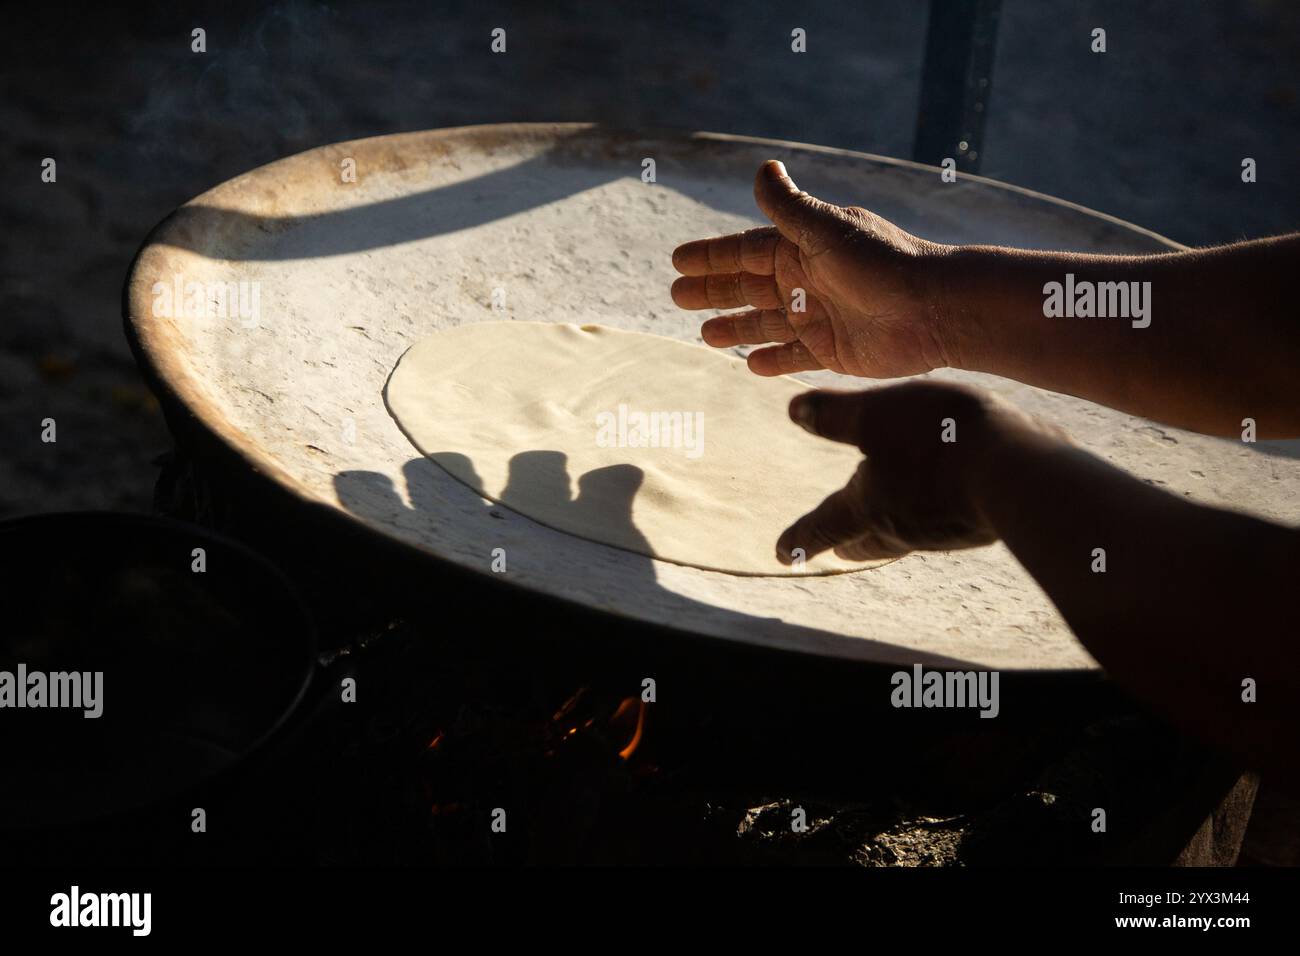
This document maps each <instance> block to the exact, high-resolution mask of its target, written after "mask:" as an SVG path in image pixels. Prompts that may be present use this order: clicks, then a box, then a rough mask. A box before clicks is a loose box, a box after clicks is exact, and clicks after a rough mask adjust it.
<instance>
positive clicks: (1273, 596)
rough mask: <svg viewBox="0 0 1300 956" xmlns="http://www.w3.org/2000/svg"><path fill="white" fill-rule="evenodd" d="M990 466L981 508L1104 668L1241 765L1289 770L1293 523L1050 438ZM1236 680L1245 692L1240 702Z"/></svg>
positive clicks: (1296, 709) (1295, 714)
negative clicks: (1205, 496) (1252, 696)
mask: <svg viewBox="0 0 1300 956" xmlns="http://www.w3.org/2000/svg"><path fill="white" fill-rule="evenodd" d="M990 467H991V470H990V472H989V473H988V475H987V476H986V477H985V478H984V479H982V480H981V481H980V483H979V484H980V488H979V490H978V491H977V497H978V501H979V506H980V508H981V510H982V511H983V512H984V514H985V516H986V517H987V519H988V521H989V522H990V523H991V524H992V526H993V527H994V528H995V530H996V531H997V533H998V534H999V536H1000V537H1001V538H1002V539H1003V540H1004V541H1005V542H1006V543H1007V545H1008V546H1009V547H1010V549H1011V550H1012V552H1013V553H1014V554H1015V555H1016V557H1017V558H1018V559H1019V560H1020V561H1021V563H1022V564H1023V565H1024V566H1025V568H1026V569H1027V570H1028V571H1029V572H1030V574H1032V575H1033V577H1034V578H1035V580H1037V582H1038V583H1039V585H1040V586H1041V587H1042V588H1043V589H1044V591H1046V592H1047V594H1048V596H1049V597H1050V598H1051V599H1052V601H1053V602H1054V603H1055V604H1056V606H1057V608H1058V609H1059V610H1060V611H1061V614H1062V615H1063V616H1064V618H1065V619H1066V621H1067V622H1068V623H1069V625H1070V627H1071V628H1072V629H1073V631H1074V633H1075V634H1076V635H1077V636H1078V638H1079V640H1080V641H1081V642H1082V643H1083V644H1084V646H1085V647H1087V649H1088V650H1089V651H1090V652H1091V653H1092V654H1093V656H1094V657H1096V658H1097V660H1098V661H1099V662H1100V663H1101V664H1102V666H1103V667H1105V668H1106V670H1107V672H1108V673H1109V674H1110V675H1111V676H1112V677H1113V678H1114V679H1115V680H1116V681H1117V682H1119V683H1120V684H1121V685H1122V686H1125V687H1126V688H1128V689H1129V690H1130V692H1132V693H1133V694H1134V695H1135V696H1136V697H1137V698H1138V699H1140V700H1142V701H1143V702H1145V703H1146V704H1148V705H1149V706H1151V707H1152V708H1153V709H1154V710H1157V711H1159V712H1162V713H1164V714H1165V715H1166V716H1167V717H1168V718H1169V719H1170V720H1171V721H1173V722H1174V723H1176V724H1178V725H1180V726H1182V727H1183V728H1184V729H1186V730H1188V731H1190V732H1192V733H1195V734H1197V735H1199V736H1201V737H1202V738H1203V739H1206V740H1209V741H1210V742H1212V743H1214V744H1216V745H1217V746H1219V747H1220V748H1221V749H1223V750H1225V751H1227V752H1230V753H1233V754H1235V755H1236V756H1237V757H1239V758H1240V759H1241V760H1242V761H1243V763H1245V764H1247V765H1249V766H1251V767H1253V768H1257V769H1263V770H1266V771H1269V772H1273V773H1280V774H1286V775H1288V776H1290V777H1291V779H1292V780H1296V779H1297V778H1300V773H1297V771H1296V768H1295V766H1294V763H1295V759H1296V758H1295V754H1296V752H1297V747H1298V745H1300V654H1298V653H1297V648H1296V644H1295V639H1294V636H1295V634H1296V624H1295V618H1296V614H1295V610H1294V607H1293V606H1292V604H1293V601H1294V597H1293V595H1294V589H1295V586H1296V574H1297V570H1298V569H1300V532H1298V531H1296V530H1293V529H1289V528H1284V527H1281V526H1278V525H1274V524H1270V523H1268V522H1265V521H1260V520H1258V519H1255V518H1251V517H1247V516H1244V515H1240V514H1236V513H1232V512H1228V511H1221V510H1216V509H1212V508H1207V507H1203V506H1199V505H1195V504H1192V503H1190V502H1187V501H1185V500H1184V499H1181V498H1179V497H1176V496H1173V495H1169V494H1167V493H1165V492H1162V491H1159V490H1157V489H1155V488H1152V487H1150V486H1148V485H1146V484H1144V483H1143V482H1141V481H1139V480H1138V479H1136V478H1133V477H1131V476H1129V475H1127V474H1125V473H1123V472H1121V471H1118V470H1117V469H1114V468H1112V467H1110V466H1109V465H1107V464H1105V463H1104V462H1102V461H1100V460H1098V459H1096V458H1094V457H1092V456H1091V455H1088V454H1086V453H1084V452H1082V451H1079V450H1077V449H1073V448H1069V447H1066V446H1060V445H1055V444H1053V443H1049V442H1042V443H1038V444H1033V443H1024V442H1022V443H1019V444H1018V445H1017V446H1016V447H1013V448H1008V449H1006V450H1005V454H1000V455H999V456H998V458H997V461H996V463H995V464H993V465H991V466H990ZM1102 561H1104V564H1102V563H1101V562H1102ZM1102 568H1104V570H1102ZM1247 678H1250V679H1252V680H1254V681H1255V682H1256V684H1257V686H1258V700H1257V702H1255V703H1245V702H1243V700H1242V692H1243V684H1242V682H1243V681H1244V680H1246V679H1247Z"/></svg>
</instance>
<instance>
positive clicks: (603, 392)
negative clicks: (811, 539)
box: [385, 322, 884, 575]
mask: <svg viewBox="0 0 1300 956" xmlns="http://www.w3.org/2000/svg"><path fill="white" fill-rule="evenodd" d="M807 389H808V387H807V386H806V385H803V384H802V383H800V382H797V381H795V380H794V379H791V378H784V377H783V378H762V377H760V376H757V375H755V374H753V373H752V372H750V371H749V369H748V368H747V367H746V366H745V363H744V362H742V361H739V360H737V359H735V358H733V357H731V356H728V355H725V354H722V353H720V352H717V351H714V350H712V349H709V348H706V347H702V346H696V345H689V344H687V343H684V342H677V341H674V340H672V339H667V338H661V337H659V336H656V335H643V334H641V333H639V332H626V331H623V330H620V329H614V328H608V327H605V326H599V325H584V326H582V327H578V326H576V325H568V324H556V323H547V322H481V323H475V324H470V325H462V326H457V327H455V328H451V329H447V330H446V331H442V332H438V333H436V334H435V335H433V336H431V337H429V338H427V339H425V340H423V341H421V342H419V343H417V344H416V345H414V346H413V347H411V349H409V350H408V351H407V352H406V354H405V355H403V356H402V358H401V359H400V360H399V362H398V364H397V367H396V369H394V370H393V374H392V376H391V377H390V378H389V380H388V387H387V389H386V391H385V399H386V401H387V403H388V410H389V412H390V413H391V414H392V416H393V418H394V419H396V421H397V424H398V425H399V426H400V427H401V429H402V431H403V432H404V433H405V434H406V436H407V437H408V438H409V439H410V440H411V442H412V444H414V445H415V447H416V448H418V449H419V450H420V451H421V452H422V453H423V454H425V455H427V456H429V457H430V458H432V459H433V460H434V461H435V462H437V463H438V464H439V465H441V466H442V467H443V468H445V469H446V470H447V471H448V472H450V473H451V474H452V475H453V476H454V477H455V478H457V479H459V480H460V481H462V482H464V483H465V484H467V485H469V486H470V487H471V488H473V489H474V490H475V491H477V492H478V493H479V494H481V495H482V496H483V497H485V498H488V499H490V500H492V501H496V502H500V503H501V504H504V505H506V506H507V507H509V508H511V509H512V510H514V511H517V512H519V513H521V514H524V515H527V516H528V517H530V518H532V519H534V520H536V521H539V522H541V523H542V524H544V525H547V526H549V527H552V528H556V529H559V530H561V531H567V532H569V533H570V534H575V535H578V536H580V537H583V538H587V539H589V540H592V541H599V542H603V543H605V544H610V545H614V546H615V547H619V548H624V549H626V550H628V551H633V552H636V553H639V554H645V555H650V556H652V557H655V558H660V559H662V560H665V561H672V562H674V563H677V564H688V565H694V566H695V567H699V568H706V569H709V570H714V571H725V572H729V573H732V574H751V575H789V574H799V573H802V574H832V573H838V572H842V571H852V570H860V569H862V568H865V567H875V566H876V565H878V564H881V563H884V562H874V563H870V564H864V563H860V562H859V563H851V562H847V561H843V560H841V559H840V558H837V557H835V555H833V554H830V553H826V554H822V555H818V556H817V557H815V558H812V559H810V560H809V561H807V563H806V565H805V567H804V570H803V571H802V572H798V571H792V570H791V569H790V568H787V567H785V566H784V565H782V564H781V563H780V562H778V561H777V560H776V555H775V547H776V540H777V538H778V536H779V535H780V533H781V532H782V531H783V530H784V529H785V528H786V527H788V526H789V525H790V524H791V523H792V522H793V521H794V520H795V519H796V518H798V517H799V516H800V515H802V514H804V513H805V512H806V511H809V510H811V509H812V508H814V507H815V506H816V505H817V504H818V503H820V502H821V500H822V499H823V498H824V497H826V495H828V494H830V493H831V492H832V491H835V490H836V489H837V488H840V487H842V486H843V485H844V483H845V482H846V481H848V479H849V477H850V476H851V475H852V474H853V471H854V469H855V468H856V467H857V466H858V463H859V461H861V453H860V452H859V451H858V450H857V449H856V448H853V447H851V446H848V445H843V444H838V443H835V442H830V441H825V440H822V439H819V438H815V437H813V436H812V435H809V434H808V433H806V432H805V431H804V430H803V429H801V428H799V427H798V426H797V425H795V424H794V423H792V422H791V421H790V419H789V414H788V411H787V406H788V404H789V401H790V397H791V396H793V395H796V394H798V393H800V392H804V391H807ZM620 406H626V409H625V413H624V414H623V415H622V416H621V421H622V422H623V426H622V427H620ZM638 412H641V413H654V412H657V413H673V412H679V413H682V415H681V417H680V419H679V420H680V422H681V424H680V426H678V425H677V421H675V420H673V419H671V418H667V417H661V418H659V419H658V420H657V422H652V421H651V420H650V419H649V418H647V419H646V420H645V421H644V422H642V423H640V424H642V425H643V426H644V427H642V428H640V429H637V428H634V427H633V426H634V425H635V424H637V423H636V419H635V417H634V416H635V414H636V413H638ZM700 422H702V426H703V427H702V428H697V427H696V426H697V424H699V423H700ZM656 424H657V425H658V426H659V427H658V429H657V432H658V435H657V437H659V438H660V441H659V442H658V447H653V446H652V447H632V446H633V444H634V443H635V442H637V441H638V440H639V439H638V435H640V436H641V437H642V438H644V439H649V440H650V441H651V442H653V440H654V438H655V437H656V429H655V427H653V426H654V425H656ZM484 544H485V547H486V546H487V545H488V544H489V542H484Z"/></svg>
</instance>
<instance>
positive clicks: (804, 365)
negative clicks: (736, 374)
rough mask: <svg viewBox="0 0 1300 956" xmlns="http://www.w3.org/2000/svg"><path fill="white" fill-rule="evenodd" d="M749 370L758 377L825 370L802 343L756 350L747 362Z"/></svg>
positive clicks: (751, 353) (750, 354)
mask: <svg viewBox="0 0 1300 956" xmlns="http://www.w3.org/2000/svg"><path fill="white" fill-rule="evenodd" d="M745 361H746V362H747V363H748V364H749V370H750V371H751V372H753V373H754V374H756V375H766V376H772V375H791V374H793V373H794V372H812V371H815V370H817V369H819V368H825V367H826V366H824V365H822V363H821V362H820V361H818V359H817V357H816V356H814V355H813V354H812V352H810V351H809V350H808V346H806V345H804V344H803V343H802V342H791V343H789V344H788V345H773V346H772V347H771V348H766V349H755V350H754V351H753V352H750V353H749V357H748V358H747V359H746V360H745Z"/></svg>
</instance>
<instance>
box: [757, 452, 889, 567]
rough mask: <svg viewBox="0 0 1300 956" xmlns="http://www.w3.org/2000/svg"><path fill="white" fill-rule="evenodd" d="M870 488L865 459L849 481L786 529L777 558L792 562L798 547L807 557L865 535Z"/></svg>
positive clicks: (778, 543) (777, 545)
mask: <svg viewBox="0 0 1300 956" xmlns="http://www.w3.org/2000/svg"><path fill="white" fill-rule="evenodd" d="M866 492H867V463H866V462H865V461H864V462H863V463H862V464H861V465H859V466H858V470H857V471H856V472H854V474H853V477H852V478H851V479H850V480H849V483H848V484H847V485H845V486H844V487H843V488H841V489H840V490H839V491H837V492H835V493H834V494H832V495H829V496H828V497H827V498H826V500H825V501H823V502H822V503H821V504H819V505H818V506H817V507H816V508H814V509H813V510H812V511H810V512H808V513H807V514H806V515H804V516H803V517H802V518H800V519H799V520H798V521H796V522H795V523H794V524H792V525H791V526H790V527H789V528H787V529H786V530H785V531H784V532H783V533H782V535H781V537H780V538H779V539H777V542H776V557H777V560H779V561H780V562H781V563H782V564H792V563H794V551H795V549H796V548H801V549H803V557H804V558H805V559H807V558H811V557H813V556H814V555H818V554H821V553H822V552H823V551H829V550H830V549H831V548H835V547H837V546H840V545H844V544H847V543H848V542H851V541H854V540H856V539H857V538H860V537H862V535H863V534H865V533H866V531H867V516H866V510H865V508H864V505H865V503H866Z"/></svg>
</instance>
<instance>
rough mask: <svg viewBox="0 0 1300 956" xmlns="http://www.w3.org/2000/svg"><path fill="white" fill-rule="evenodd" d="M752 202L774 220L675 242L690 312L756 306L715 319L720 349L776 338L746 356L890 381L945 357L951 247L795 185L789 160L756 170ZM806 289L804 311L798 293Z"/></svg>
mask: <svg viewBox="0 0 1300 956" xmlns="http://www.w3.org/2000/svg"><path fill="white" fill-rule="evenodd" d="M754 198H755V199H756V200H757V202H758V206H759V208H760V209H761V210H762V211H763V213H764V215H766V216H767V217H768V218H769V219H771V220H772V222H773V223H775V225H774V226H770V227H766V228H760V229H751V230H748V231H746V232H742V233H736V234H733V235H729V236H721V237H718V238H715V239H700V240H696V241H694V242H688V243H686V244H685V245H682V246H678V247H677V249H675V250H674V251H673V265H674V266H675V267H676V268H677V270H678V271H679V272H681V273H682V275H683V278H680V279H678V280H676V281H675V282H674V283H673V286H672V296H673V301H674V302H676V303H677V305H679V306H681V307H682V308H684V309H730V308H736V307H739V306H743V305H750V306H754V307H755V308H754V309H753V310H751V311H747V312H741V313H736V314H732V315H724V316H719V317H717V318H714V319H709V320H708V321H707V322H705V323H704V325H703V327H702V328H701V334H702V335H703V337H704V341H705V342H706V343H708V344H709V345H711V346H714V347H715V348H730V347H731V346H734V345H760V344H764V343H777V344H774V345H770V346H769V347H767V348H761V349H756V350H755V351H754V352H752V353H750V355H749V360H748V361H749V367H750V369H751V370H752V371H754V372H756V373H758V374H759V375H784V374H788V373H790V372H803V371H811V370H814V369H822V368H826V369H830V370H831V371H833V372H839V373H842V374H845V375H861V376H866V377H869V378H895V377H899V376H904V375H914V374H917V373H920V372H928V371H930V370H932V369H935V368H939V367H944V366H946V365H948V364H949V362H948V358H947V355H946V349H945V346H944V343H943V341H942V336H941V334H940V333H941V332H942V329H941V327H940V326H941V322H940V319H939V316H938V312H937V310H936V308H935V301H936V295H937V290H936V286H937V276H936V273H937V271H938V270H937V262H938V261H939V260H940V259H941V258H942V255H943V253H944V251H945V250H946V249H947V247H944V246H940V245H938V244H937V243H932V242H928V241H926V240H924V239H920V238H918V237H916V236H913V235H911V234H910V233H908V232H905V231H904V230H902V229H900V228H899V227H897V226H895V225H894V224H893V223H890V222H888V221H886V220H884V219H881V218H880V217H879V216H877V215H875V214H873V213H871V212H868V211H867V210H865V209H861V208H859V207H857V206H849V207H843V206H833V205H831V204H830V203H826V202H822V201H821V200H820V199H815V198H813V197H812V196H809V195H808V194H807V193H803V192H800V191H799V190H798V188H797V187H796V186H795V184H794V183H793V182H792V181H791V179H790V177H789V176H788V175H787V174H786V171H785V167H784V166H783V165H782V164H781V163H779V162H777V161H775V160H769V161H768V162H766V163H764V164H763V165H762V166H761V167H760V168H759V170H758V175H757V177H756V178H755V181H754ZM797 289H802V290H804V293H805V300H804V302H803V305H804V311H802V312H800V311H797V307H798V305H799V303H798V302H797V301H796V299H795V294H796V293H795V290H797Z"/></svg>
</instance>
